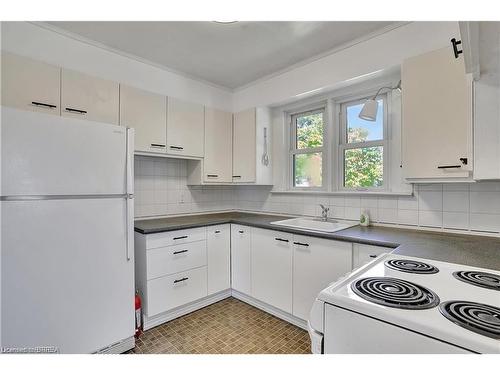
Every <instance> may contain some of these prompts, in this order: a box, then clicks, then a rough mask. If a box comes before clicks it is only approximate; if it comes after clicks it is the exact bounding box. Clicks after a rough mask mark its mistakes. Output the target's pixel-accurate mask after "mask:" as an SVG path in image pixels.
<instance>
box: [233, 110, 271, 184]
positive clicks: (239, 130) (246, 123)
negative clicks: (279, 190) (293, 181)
mask: <svg viewBox="0 0 500 375" xmlns="http://www.w3.org/2000/svg"><path fill="white" fill-rule="evenodd" d="M270 135H271V114H270V110H269V109H268V108H251V109H248V110H245V111H241V112H238V113H235V114H234V115H233V176H232V180H233V182H235V183H247V184H248V183H253V184H257V185H272V169H271V156H270V155H271V151H270V145H271V138H270Z"/></svg>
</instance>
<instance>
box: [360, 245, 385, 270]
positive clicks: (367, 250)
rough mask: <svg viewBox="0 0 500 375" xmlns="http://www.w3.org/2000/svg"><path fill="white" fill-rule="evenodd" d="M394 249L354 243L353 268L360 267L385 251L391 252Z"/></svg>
mask: <svg viewBox="0 0 500 375" xmlns="http://www.w3.org/2000/svg"><path fill="white" fill-rule="evenodd" d="M392 250H394V249H391V248H389V247H382V246H373V245H363V244H358V243H355V244H353V256H352V259H353V265H352V268H353V269H354V268H358V267H361V266H363V265H365V264H366V263H369V262H371V261H372V260H374V259H375V258H378V257H379V256H380V255H382V254H385V253H390V252H392Z"/></svg>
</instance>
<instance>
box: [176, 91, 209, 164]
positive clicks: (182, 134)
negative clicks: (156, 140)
mask: <svg viewBox="0 0 500 375" xmlns="http://www.w3.org/2000/svg"><path fill="white" fill-rule="evenodd" d="M167 102H168V109H167V153H169V154H173V155H184V156H194V157H200V158H202V157H203V144H204V128H205V125H204V107H203V106H202V105H201V104H196V103H189V102H185V101H183V100H179V99H175V98H171V97H169V98H168V100H167Z"/></svg>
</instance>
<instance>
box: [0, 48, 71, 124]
mask: <svg viewBox="0 0 500 375" xmlns="http://www.w3.org/2000/svg"><path fill="white" fill-rule="evenodd" d="M60 82H61V69H60V68H59V67H57V66H53V65H49V64H45V63H42V62H40V61H35V60H31V59H28V58H25V57H21V56H16V55H12V54H10V53H6V52H2V105H5V106H8V107H15V108H19V109H24V110H27V111H38V112H44V113H52V114H55V115H60V114H61V111H60V108H59V105H60V102H61V84H60Z"/></svg>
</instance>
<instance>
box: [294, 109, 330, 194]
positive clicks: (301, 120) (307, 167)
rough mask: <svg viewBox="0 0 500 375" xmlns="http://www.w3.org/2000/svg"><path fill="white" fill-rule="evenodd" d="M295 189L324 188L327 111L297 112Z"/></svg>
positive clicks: (295, 120) (295, 121)
mask: <svg viewBox="0 0 500 375" xmlns="http://www.w3.org/2000/svg"><path fill="white" fill-rule="evenodd" d="M290 125H291V126H290V128H291V129H290V135H291V142H290V155H289V156H290V169H291V176H292V183H291V185H292V187H293V188H297V189H304V190H309V189H311V190H320V189H322V188H323V186H324V181H323V180H324V178H323V177H324V174H323V168H324V163H323V160H324V134H325V108H324V107H322V108H315V109H312V110H308V111H305V112H300V113H295V114H293V115H292V116H291V123H290Z"/></svg>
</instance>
